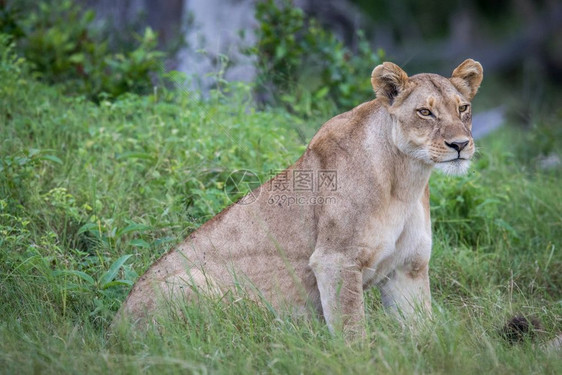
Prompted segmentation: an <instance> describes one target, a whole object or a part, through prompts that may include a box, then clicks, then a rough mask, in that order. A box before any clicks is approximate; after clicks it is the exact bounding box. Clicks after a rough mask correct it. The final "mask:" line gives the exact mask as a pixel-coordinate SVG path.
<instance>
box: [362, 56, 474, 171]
mask: <svg viewBox="0 0 562 375" xmlns="http://www.w3.org/2000/svg"><path fill="white" fill-rule="evenodd" d="M482 78H483V71H482V66H481V65H480V64H479V63H478V62H476V61H474V60H471V59H468V60H466V61H464V62H463V63H462V64H460V65H459V66H458V67H457V68H456V69H455V70H454V71H453V74H452V76H451V78H445V77H442V76H440V75H437V74H418V75H414V76H412V77H408V75H407V74H406V73H405V72H404V71H403V70H402V69H401V68H400V67H398V66H397V65H395V64H393V63H390V62H385V63H383V64H381V65H379V66H377V67H376V68H375V69H374V70H373V73H372V75H371V83H372V85H373V88H374V90H375V92H376V95H377V98H382V102H383V103H384V105H385V106H386V107H387V108H388V112H389V113H390V115H391V117H392V119H393V129H392V137H393V141H394V143H395V145H396V147H398V149H399V150H401V151H402V152H404V153H405V154H407V155H409V156H411V157H413V158H416V159H419V160H421V161H423V162H426V163H428V164H431V165H435V166H436V167H437V168H438V169H440V170H442V171H443V172H445V173H447V174H464V173H466V171H467V170H468V167H469V165H470V159H471V158H472V156H473V155H474V141H473V139H472V133H471V129H472V111H471V106H470V101H471V100H472V98H473V97H474V95H475V94H476V92H477V91H478V87H479V86H480V83H481V82H482Z"/></svg>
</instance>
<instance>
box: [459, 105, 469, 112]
mask: <svg viewBox="0 0 562 375" xmlns="http://www.w3.org/2000/svg"><path fill="white" fill-rule="evenodd" d="M467 109H468V104H465V105H461V106H460V107H459V112H460V113H463V112H466V110H467Z"/></svg>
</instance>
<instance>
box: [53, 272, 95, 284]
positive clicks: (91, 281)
mask: <svg viewBox="0 0 562 375" xmlns="http://www.w3.org/2000/svg"><path fill="white" fill-rule="evenodd" d="M53 275H54V276H61V275H73V276H77V277H79V278H81V279H82V280H84V281H86V282H87V283H88V284H90V285H94V284H95V283H96V282H95V281H94V279H93V278H92V276H90V275H88V274H87V273H85V272H82V271H77V270H58V271H55V272H53Z"/></svg>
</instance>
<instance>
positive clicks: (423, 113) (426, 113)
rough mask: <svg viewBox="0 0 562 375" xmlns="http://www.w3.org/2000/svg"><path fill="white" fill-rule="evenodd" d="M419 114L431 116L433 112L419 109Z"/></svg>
mask: <svg viewBox="0 0 562 375" xmlns="http://www.w3.org/2000/svg"><path fill="white" fill-rule="evenodd" d="M418 113H419V114H420V115H422V116H431V111H430V110H429V109H426V108H422V109H418Z"/></svg>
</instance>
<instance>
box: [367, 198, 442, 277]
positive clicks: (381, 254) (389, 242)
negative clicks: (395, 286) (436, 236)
mask: <svg viewBox="0 0 562 375" xmlns="http://www.w3.org/2000/svg"><path fill="white" fill-rule="evenodd" d="M426 217H427V216H426V215H425V210H424V207H423V205H422V203H421V202H415V203H412V204H410V205H406V204H400V203H398V204H396V205H394V206H392V207H391V208H390V209H389V210H387V211H385V212H384V214H383V215H377V216H374V217H373V218H372V220H371V222H370V225H369V226H368V228H367V230H366V232H365V239H364V242H365V243H367V244H369V249H370V251H371V252H372V253H371V254H370V259H372V261H371V262H370V263H369V264H367V265H366V266H365V267H364V268H363V286H364V287H365V288H366V287H369V286H372V285H374V284H376V283H378V282H380V281H381V280H382V279H383V278H384V277H385V276H387V275H388V274H389V273H391V272H392V271H393V270H394V269H396V268H397V267H400V266H402V265H404V264H405V263H407V262H408V261H412V260H415V259H419V258H420V257H421V258H427V259H429V256H430V253H431V227H430V226H429V225H427V222H426V220H427V219H426Z"/></svg>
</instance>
